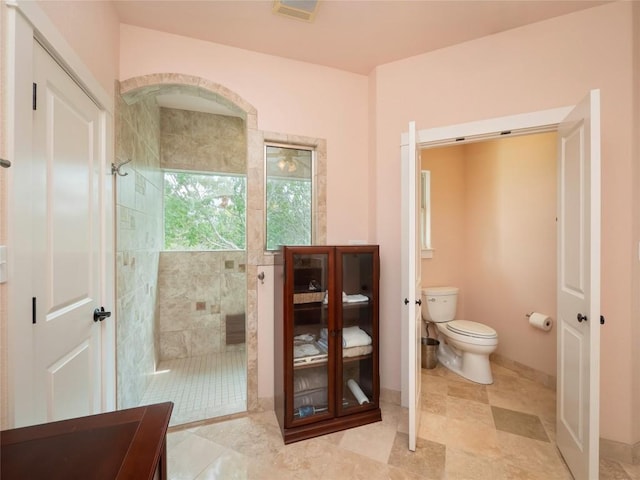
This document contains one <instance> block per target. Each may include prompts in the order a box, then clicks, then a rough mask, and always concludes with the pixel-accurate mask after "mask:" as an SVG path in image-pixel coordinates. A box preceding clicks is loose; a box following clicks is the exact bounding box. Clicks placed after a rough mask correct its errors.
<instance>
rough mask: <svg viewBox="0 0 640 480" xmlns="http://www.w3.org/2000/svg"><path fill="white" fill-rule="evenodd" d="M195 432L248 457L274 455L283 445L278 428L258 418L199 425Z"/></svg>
mask: <svg viewBox="0 0 640 480" xmlns="http://www.w3.org/2000/svg"><path fill="white" fill-rule="evenodd" d="M195 432H196V434H197V435H199V436H201V437H203V438H206V439H208V440H210V441H211V442H214V443H218V444H220V445H223V446H225V447H228V448H230V449H232V450H234V451H236V452H238V453H241V454H243V455H247V456H250V457H260V456H265V457H268V456H275V455H277V454H278V453H279V452H280V450H281V449H282V448H283V447H284V442H283V440H282V435H281V432H280V429H279V428H278V427H276V426H275V425H273V424H271V423H270V422H262V421H261V419H260V418H252V417H243V418H236V419H233V420H228V421H226V422H220V423H214V424H211V425H205V426H203V427H199V428H198V429H196V431H195Z"/></svg>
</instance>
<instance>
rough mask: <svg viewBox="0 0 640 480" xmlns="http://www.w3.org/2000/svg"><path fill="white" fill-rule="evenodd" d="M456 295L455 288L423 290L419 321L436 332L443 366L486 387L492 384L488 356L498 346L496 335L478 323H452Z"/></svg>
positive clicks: (467, 321)
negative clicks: (435, 329)
mask: <svg viewBox="0 0 640 480" xmlns="http://www.w3.org/2000/svg"><path fill="white" fill-rule="evenodd" d="M458 292H459V289H458V288H457V287H429V288H424V289H422V295H421V297H422V307H421V310H422V319H423V320H424V321H425V322H427V323H433V324H435V325H436V327H437V329H438V340H440V346H439V347H438V361H439V362H440V363H441V364H442V365H444V366H445V367H446V368H448V369H449V370H451V371H452V372H455V373H457V374H458V375H460V376H462V377H464V378H466V379H468V380H471V381H472V382H476V383H482V384H484V385H489V384H491V383H493V375H492V374H491V366H490V364H489V355H490V354H491V353H492V352H494V351H495V349H496V347H497V346H498V333H497V332H496V331H495V330H494V329H493V328H491V327H489V326H487V325H484V324H482V323H479V322H472V321H470V320H454V319H455V318H456V305H457V301H458ZM427 326H429V325H427Z"/></svg>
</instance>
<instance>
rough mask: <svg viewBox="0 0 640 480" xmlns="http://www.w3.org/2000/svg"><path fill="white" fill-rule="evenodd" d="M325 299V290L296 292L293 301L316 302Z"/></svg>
mask: <svg viewBox="0 0 640 480" xmlns="http://www.w3.org/2000/svg"><path fill="white" fill-rule="evenodd" d="M322 300H324V292H308V293H294V294H293V303H314V302H321V301H322Z"/></svg>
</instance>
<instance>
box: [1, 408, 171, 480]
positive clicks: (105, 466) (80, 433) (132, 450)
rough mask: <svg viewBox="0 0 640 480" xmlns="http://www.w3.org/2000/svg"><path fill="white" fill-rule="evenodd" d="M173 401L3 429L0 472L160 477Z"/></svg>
mask: <svg viewBox="0 0 640 480" xmlns="http://www.w3.org/2000/svg"><path fill="white" fill-rule="evenodd" d="M172 410H173V403H171V402H166V403H158V404H155V405H148V406H144V407H137V408H130V409H127V410H119V411H116V412H109V413H101V414H98V415H91V416H88V417H81V418H72V419H70V420H63V421H59V422H52V423H46V424H42V425H34V426H31V427H22V428H16V429H13V430H5V431H3V432H2V433H1V434H0V438H1V439H2V446H1V448H0V478H2V480H14V479H15V480H25V479H32V478H33V479H35V478H38V479H39V478H46V479H49V480H57V479H60V480H69V479H76V478H77V479H93V480H114V479H116V480H125V479H132V480H133V479H135V480H147V479H148V480H152V479H153V480H155V479H159V480H165V479H166V478H167V447H166V445H167V444H166V434H167V428H168V426H169V419H170V418H171V411H172Z"/></svg>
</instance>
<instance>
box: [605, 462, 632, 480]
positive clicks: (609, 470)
mask: <svg viewBox="0 0 640 480" xmlns="http://www.w3.org/2000/svg"><path fill="white" fill-rule="evenodd" d="M600 480H632V479H631V476H630V475H629V474H628V473H627V471H626V470H625V469H624V468H623V467H622V465H620V464H619V463H618V462H615V461H613V460H608V459H606V458H601V459H600Z"/></svg>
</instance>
